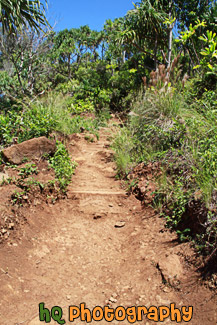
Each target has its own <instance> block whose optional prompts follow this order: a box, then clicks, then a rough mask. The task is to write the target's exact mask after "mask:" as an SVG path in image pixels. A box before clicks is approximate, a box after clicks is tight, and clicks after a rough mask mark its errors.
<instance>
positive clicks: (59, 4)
mask: <svg viewBox="0 0 217 325" xmlns="http://www.w3.org/2000/svg"><path fill="white" fill-rule="evenodd" d="M132 8H133V4H132V0H80V1H79V0H49V10H48V14H47V17H48V19H49V21H50V22H51V24H52V25H53V23H54V21H57V25H56V27H55V30H56V31H59V30H62V29H65V28H68V29H70V28H72V27H74V28H77V27H80V26H82V25H89V26H90V28H91V29H95V30H101V29H102V27H103V24H104V22H105V21H106V19H112V20H113V19H115V18H119V17H122V16H124V15H125V14H126V13H127V11H128V10H130V9H132Z"/></svg>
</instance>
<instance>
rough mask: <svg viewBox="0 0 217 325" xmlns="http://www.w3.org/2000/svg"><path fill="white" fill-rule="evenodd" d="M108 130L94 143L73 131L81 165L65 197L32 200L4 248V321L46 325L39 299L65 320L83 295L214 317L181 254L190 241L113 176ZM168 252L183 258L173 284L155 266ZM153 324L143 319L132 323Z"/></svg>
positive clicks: (0, 304)
mask: <svg viewBox="0 0 217 325" xmlns="http://www.w3.org/2000/svg"><path fill="white" fill-rule="evenodd" d="M108 134H109V130H108V129H103V130H102V131H101V135H100V140H99V141H98V142H94V143H88V142H87V141H86V140H85V139H84V136H83V135H80V136H79V135H78V136H74V138H73V139H72V141H71V145H70V151H71V155H72V159H73V160H76V161H77V162H78V164H79V165H78V168H77V170H76V175H75V176H73V180H72V183H71V185H70V187H69V191H68V198H67V199H65V200H61V201H59V202H57V203H56V204H55V205H46V204H43V205H41V206H40V207H32V208H31V210H30V211H29V218H28V225H26V226H25V227H24V236H23V237H22V238H21V240H18V241H17V242H14V243H13V245H9V244H6V245H5V246H3V247H1V248H0V294H1V300H0V319H1V321H0V324H4V325H14V324H17V325H18V324H19V325H20V324H28V325H39V324H45V323H41V322H39V317H38V304H39V303H40V302H45V306H46V307H47V308H51V307H52V306H55V305H56V306H60V307H62V308H63V310H64V315H63V318H64V319H65V320H66V324H70V323H69V321H68V308H67V307H68V306H69V305H77V306H78V305H79V304H80V303H82V302H85V303H86V305H87V307H89V308H90V309H92V308H93V307H94V306H97V305H98V306H104V305H105V304H107V303H109V304H110V306H112V307H116V306H120V305H123V306H125V307H127V306H133V305H143V306H148V307H149V306H151V305H155V306H160V305H169V304H170V303H176V306H177V307H181V306H184V305H186V306H190V305H193V306H194V317H193V320H192V321H191V322H190V324H195V325H200V324H201V325H202V324H207V325H209V324H210V325H214V324H216V313H215V302H214V299H211V294H210V292H209V290H207V289H205V288H204V287H202V286H200V285H199V283H198V280H197V278H196V274H195V273H194V272H193V270H192V266H191V265H188V264H187V263H186V262H184V257H182V252H183V250H185V247H186V246H185V245H181V246H179V245H177V243H176V242H175V241H174V240H175V239H176V237H175V235H174V234H171V233H169V232H165V231H164V224H163V220H162V219H160V218H158V217H157V216H153V215H152V212H151V211H144V210H142V209H141V205H140V202H139V201H137V200H136V199H135V198H134V197H133V196H130V197H128V196H126V193H125V191H124V190H123V189H121V187H120V182H119V181H117V180H115V177H114V176H115V170H114V163H113V162H112V161H111V159H110V158H111V151H110V149H109V148H108V141H107V136H108ZM120 222H122V223H120ZM123 222H124V223H123ZM168 256H173V257H174V256H176V257H177V258H178V259H179V260H180V263H181V264H180V266H179V267H178V265H173V267H172V269H175V268H176V267H177V272H178V273H179V272H180V274H179V276H180V279H179V280H180V281H178V282H177V283H176V284H175V285H174V287H172V286H167V285H165V284H163V281H162V272H160V270H159V267H158V263H159V261H163V260H165V259H167V260H168V261H169V259H168ZM170 268H171V266H170ZM110 299H111V301H109V300H110ZM93 323H94V322H93ZM152 323H154V322H151V321H149V320H147V319H144V320H143V321H142V322H138V323H135V324H152ZM164 323H165V324H171V323H175V322H171V320H170V319H167V320H166V321H165V322H164ZM50 324H54V322H53V323H52V322H51V323H50ZM55 324H57V323H55ZM75 324H82V322H81V321H76V322H75ZM83 324H84V323H83ZM101 324H107V322H106V321H105V320H103V321H102V322H101ZM112 324H128V322H127V321H124V322H118V321H113V322H112ZM159 324H160V322H159Z"/></svg>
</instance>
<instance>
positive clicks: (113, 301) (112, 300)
mask: <svg viewBox="0 0 217 325" xmlns="http://www.w3.org/2000/svg"><path fill="white" fill-rule="evenodd" d="M109 301H110V302H112V303H114V304H115V303H116V302H117V299H115V298H113V297H111V298H110V299H109Z"/></svg>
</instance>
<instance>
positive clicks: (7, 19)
mask: <svg viewBox="0 0 217 325" xmlns="http://www.w3.org/2000/svg"><path fill="white" fill-rule="evenodd" d="M45 3H46V0H45ZM47 23H48V22H47V19H46V17H45V5H44V4H43V3H42V2H41V1H39V0H31V1H30V0H0V24H1V25H2V32H3V34H5V33H9V34H11V33H16V32H17V29H19V28H20V27H22V26H23V25H24V26H30V28H33V29H35V30H37V31H39V30H40V29H41V27H40V26H41V25H44V26H45V25H46V24H47Z"/></svg>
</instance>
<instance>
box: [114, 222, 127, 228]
mask: <svg viewBox="0 0 217 325" xmlns="http://www.w3.org/2000/svg"><path fill="white" fill-rule="evenodd" d="M125 224H126V222H124V221H119V222H117V223H116V224H115V228H123V227H124V226H125Z"/></svg>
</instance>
